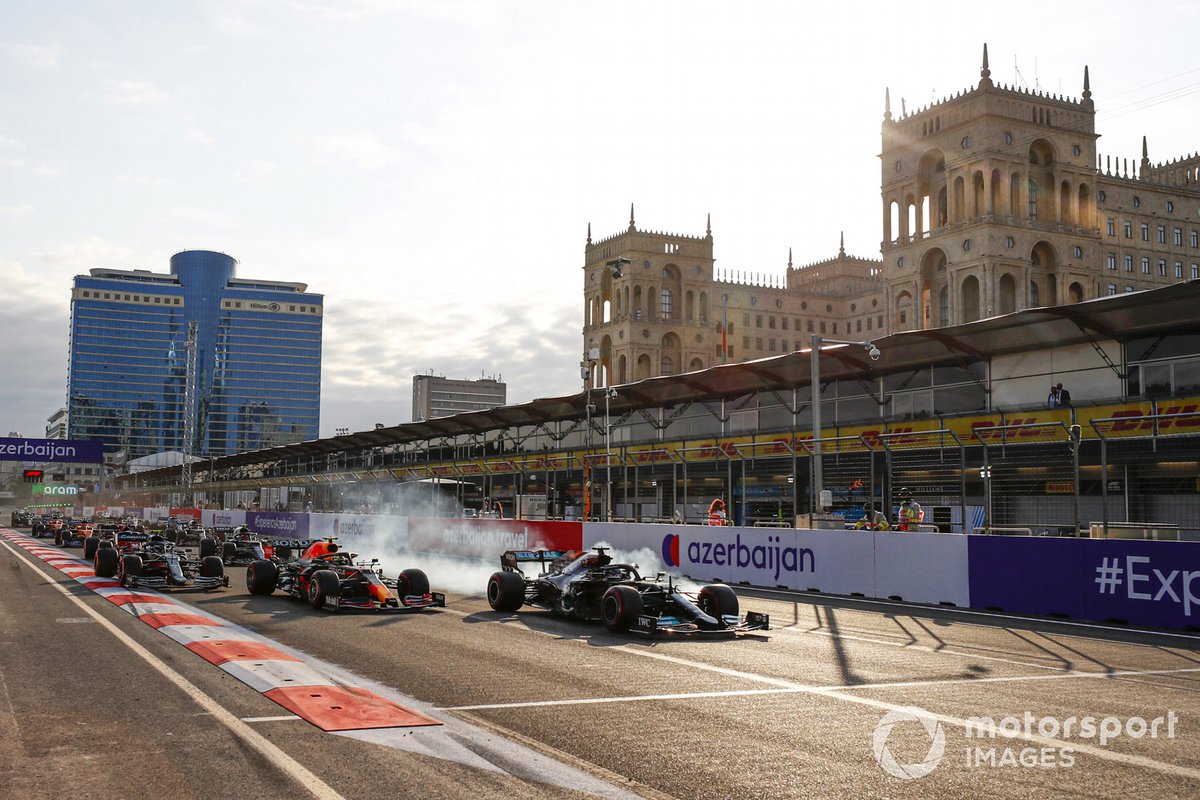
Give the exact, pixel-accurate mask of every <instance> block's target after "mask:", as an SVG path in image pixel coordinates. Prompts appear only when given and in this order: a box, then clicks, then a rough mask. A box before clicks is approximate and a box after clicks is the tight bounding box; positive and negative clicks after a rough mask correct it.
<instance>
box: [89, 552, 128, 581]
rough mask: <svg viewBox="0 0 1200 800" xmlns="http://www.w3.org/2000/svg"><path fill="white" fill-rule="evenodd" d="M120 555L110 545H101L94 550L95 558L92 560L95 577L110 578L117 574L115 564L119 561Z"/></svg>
mask: <svg viewBox="0 0 1200 800" xmlns="http://www.w3.org/2000/svg"><path fill="white" fill-rule="evenodd" d="M120 560H121V559H120V556H118V555H117V551H116V550H114V549H112V548H111V547H101V548H100V549H99V550H97V551H96V559H95V561H93V562H92V566H93V567H94V568H95V572H96V577H98V578H111V577H113V576H114V575H116V574H117V565H118V564H119V563H120Z"/></svg>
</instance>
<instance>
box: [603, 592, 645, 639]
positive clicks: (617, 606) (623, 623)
mask: <svg viewBox="0 0 1200 800" xmlns="http://www.w3.org/2000/svg"><path fill="white" fill-rule="evenodd" d="M641 613H642V596H641V595H640V594H638V590H637V589H635V588H633V587H632V586H610V587H609V588H608V591H607V592H605V593H604V597H602V598H601V599H600V617H601V618H602V619H603V620H604V626H605V627H606V628H608V629H609V630H610V631H612V632H613V633H624V632H626V631H628V630H629V629H630V628H631V627H633V624H634V623H635V622H637V618H638V617H639V616H641Z"/></svg>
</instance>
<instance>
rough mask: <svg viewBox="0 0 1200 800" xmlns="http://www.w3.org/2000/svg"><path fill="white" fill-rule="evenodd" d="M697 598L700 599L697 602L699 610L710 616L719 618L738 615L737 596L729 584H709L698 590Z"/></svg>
mask: <svg viewBox="0 0 1200 800" xmlns="http://www.w3.org/2000/svg"><path fill="white" fill-rule="evenodd" d="M697 599H698V600H699V601H700V602H699V603H697V605H698V606H700V610H701V611H703V612H704V613H705V614H708V615H709V616H710V617H716V618H717V619H721V618H722V617H728V616H734V617H736V616H737V615H738V596H737V593H736V592H734V591H733V587H731V586H726V585H725V584H723V583H713V584H709V585H708V586H705V587H704V588H703V589H701V590H700V593H699V595H698V597H697Z"/></svg>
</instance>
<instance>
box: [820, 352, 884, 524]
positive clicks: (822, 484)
mask: <svg viewBox="0 0 1200 800" xmlns="http://www.w3.org/2000/svg"><path fill="white" fill-rule="evenodd" d="M822 344H847V345H858V346H859V347H863V348H866V350H867V353H868V354H869V355H870V357H871V358H872V359H877V358H879V348H877V347H875V343H874V342H872V341H870V340H869V339H868V340H867V341H864V342H854V341H847V340H845V339H827V338H825V337H824V336H818V335H817V334H813V336H812V352H811V354H810V357H811V362H810V363H811V365H812V366H811V368H810V370H809V372H810V373H811V374H810V378H811V382H812V430H813V485H812V491H813V503H812V513H813V514H816V513H818V511H819V510H820V509H821V493H822V490H823V489H824V488H825V474H824V469H823V465H822V463H821V345H822ZM872 499H873V498H872Z"/></svg>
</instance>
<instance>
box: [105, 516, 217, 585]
mask: <svg viewBox="0 0 1200 800" xmlns="http://www.w3.org/2000/svg"><path fill="white" fill-rule="evenodd" d="M93 565H94V568H95V571H96V575H97V577H101V578H113V577H115V578H117V579H118V580H119V581H120V583H121V585H122V586H125V587H128V588H130V589H142V588H144V589H157V590H158V591H160V592H207V591H212V590H213V589H221V588H224V587H226V586H228V585H229V576H228V575H226V574H225V565H224V564H223V563H222V561H221V557H220V556H217V555H209V556H204V557H203V558H200V559H199V560H197V559H193V558H189V557H188V555H187V553H185V552H183V551H176V550H175V545H173V544H172V543H171V542H170V541H168V540H167V538H166V537H165V536H162V535H159V534H144V533H136V532H132V531H131V532H129V534H127V535H125V536H121V537H118V539H116V540H113V539H100V540H99V541H98V542H97V546H96V549H95V555H94V556H93Z"/></svg>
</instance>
